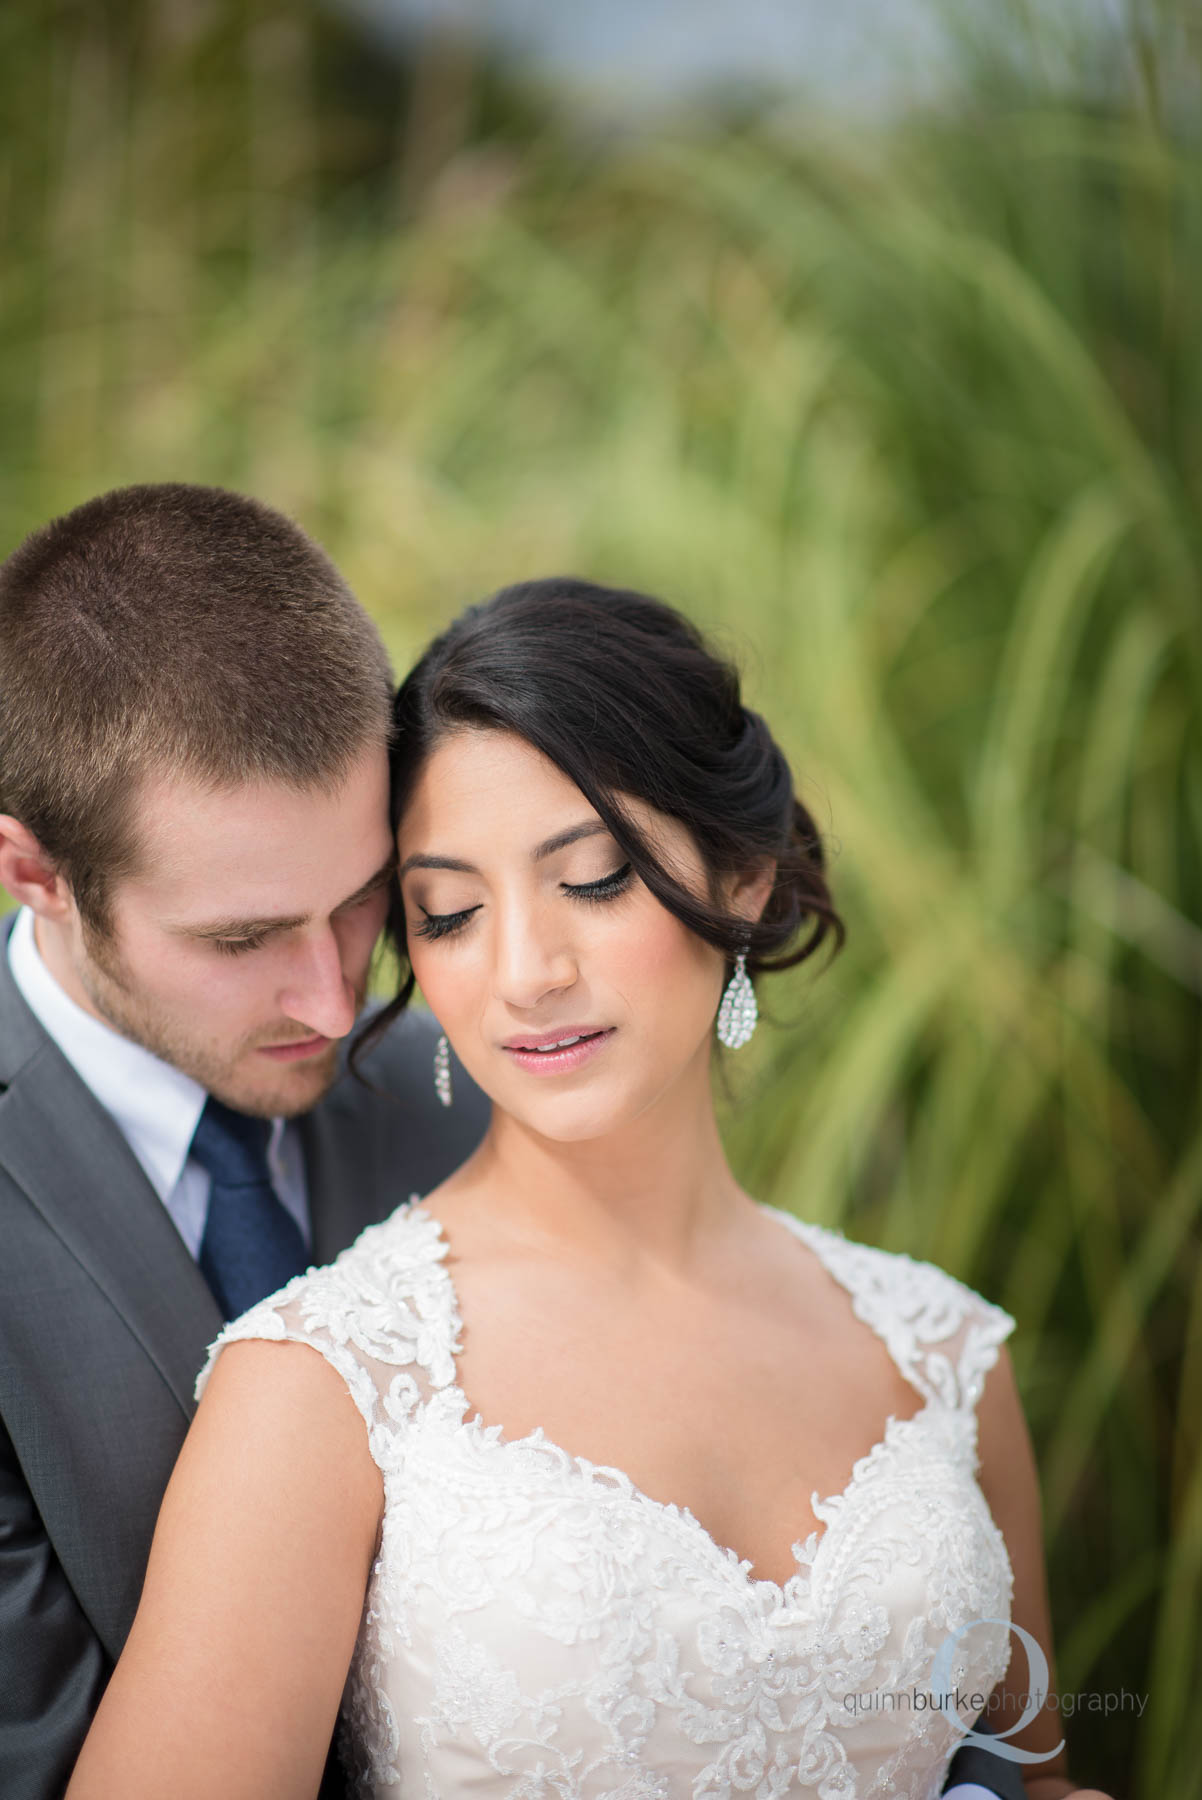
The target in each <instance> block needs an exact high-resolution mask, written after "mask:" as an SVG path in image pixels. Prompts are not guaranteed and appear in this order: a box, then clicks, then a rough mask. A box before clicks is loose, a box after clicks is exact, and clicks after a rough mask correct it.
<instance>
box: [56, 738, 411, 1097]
mask: <svg viewBox="0 0 1202 1800" xmlns="http://www.w3.org/2000/svg"><path fill="white" fill-rule="evenodd" d="M138 812H139V819H138V827H137V829H138V844H139V850H140V857H139V867H138V871H137V873H136V874H133V875H131V876H128V877H125V878H123V879H122V880H120V881H118V882H117V883H116V884H115V886H114V889H113V892H112V895H111V903H110V926H109V930H108V932H107V933H106V934H105V935H104V936H103V937H98V936H97V934H96V933H95V932H93V931H91V930H89V929H87V928H86V927H84V926H82V925H81V924H80V922H79V919H78V915H76V917H75V921H74V929H73V931H72V932H71V965H72V966H71V971H70V973H71V974H72V975H73V976H74V978H75V982H74V983H73V984H72V985H76V984H77V986H78V989H80V990H82V993H81V995H80V997H81V998H82V999H83V1000H84V1003H85V1004H87V1005H88V1006H89V1007H90V1009H91V1010H92V1011H94V1012H95V1013H97V1014H99V1016H100V1017H101V1018H103V1019H105V1020H107V1021H108V1022H109V1023H110V1024H111V1025H113V1026H115V1028H116V1029H117V1030H118V1031H119V1032H121V1033H122V1034H123V1035H124V1036H125V1037H128V1038H132V1039H133V1040H134V1041H135V1042H136V1043H139V1044H143V1045H145V1047H146V1048H147V1049H148V1050H152V1051H154V1053H155V1054H156V1055H158V1056H160V1057H162V1058H163V1059H164V1061H166V1062H169V1063H172V1064H174V1066H175V1067H176V1068H178V1069H182V1070H183V1071H184V1073H185V1074H188V1075H191V1076H193V1077H194V1078H195V1079H196V1080H197V1081H199V1082H200V1083H201V1084H202V1086H204V1087H205V1088H207V1089H208V1091H209V1092H210V1093H212V1094H216V1095H217V1097H218V1098H219V1099H221V1100H224V1101H225V1102H226V1103H227V1104H228V1105H230V1106H232V1107H235V1108H237V1109H238V1110H239V1111H242V1112H247V1113H253V1114H257V1115H259V1116H260V1117H265V1118H269V1117H272V1116H274V1115H277V1114H283V1115H285V1116H292V1115H294V1114H296V1113H302V1112H305V1111H307V1110H308V1109H309V1107H311V1106H312V1105H313V1104H314V1103H315V1102H316V1101H317V1100H319V1099H320V1098H321V1096H322V1094H324V1093H325V1091H326V1090H327V1088H328V1087H329V1086H330V1084H331V1082H332V1081H333V1080H334V1077H335V1074H336V1071H337V1055H338V1048H337V1040H338V1039H339V1038H341V1037H344V1036H345V1035H346V1033H347V1032H348V1031H349V1030H350V1029H351V1027H352V1025H353V1024H354V1022H355V1017H356V1014H357V1013H358V1011H359V1008H360V1007H361V1006H362V1004H363V999H364V995H365V992H366V987H367V975H368V967H369V964H370V961H371V954H372V950H373V948H374V946H375V943H376V940H377V938H378V937H379V934H380V930H381V927H382V925H383V923H384V916H385V912H386V909H387V881H388V877H389V875H390V873H391V869H392V866H393V859H394V851H393V846H392V839H391V835H390V831H389V824H388V761H387V755H386V752H385V750H384V749H383V747H374V748H372V749H370V750H367V751H365V752H364V753H363V755H362V756H361V757H360V759H359V760H358V761H357V762H356V763H355V765H354V766H353V768H352V769H351V771H350V772H349V774H348V775H347V777H346V778H345V780H344V781H343V782H342V784H341V785H340V786H339V787H337V788H332V789H322V788H311V789H308V790H298V789H296V788H291V787H287V786H284V785H282V784H280V783H276V782H267V781H264V782H247V783H244V784H242V785H240V786H238V787H234V788H227V789H222V790H218V791H212V790H209V789H206V788H204V787H202V786H200V785H198V784H197V783H194V782H191V781H187V780H182V779H178V778H171V779H168V778H166V777H155V778H150V779H148V780H147V782H146V784H145V786H144V788H143V791H142V795H141V802H140V805H139V809H138Z"/></svg>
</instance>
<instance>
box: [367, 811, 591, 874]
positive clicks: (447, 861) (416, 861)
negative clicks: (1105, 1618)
mask: <svg viewBox="0 0 1202 1800" xmlns="http://www.w3.org/2000/svg"><path fill="white" fill-rule="evenodd" d="M608 830H609V826H608V825H607V824H606V823H605V821H604V820H603V819H586V820H584V822H583V823H582V824H580V825H569V826H568V828H567V830H566V831H557V832H556V833H555V836H554V837H549V838H546V839H544V841H543V842H542V843H541V844H536V845H535V847H534V849H533V850H532V851H531V852H530V860H531V862H543V861H545V859H546V858H547V857H548V856H554V855H555V853H556V851H557V850H566V849H567V847H568V845H569V844H575V843H578V842H579V841H580V839H581V838H590V837H600V836H602V835H603V834H604V833H606V832H608ZM410 869H451V870H453V871H454V872H455V873H456V874H458V875H478V874H479V873H480V871H479V869H478V868H477V867H476V865H475V864H474V863H469V862H461V861H460V859H459V858H458V857H457V856H426V855H424V854H423V853H422V852H421V851H420V850H419V851H417V852H416V853H415V854H414V855H413V856H407V857H406V858H405V860H404V862H403V863H402V864H401V866H400V869H399V870H398V872H397V873H398V879H400V878H401V877H403V876H405V875H407V874H408V873H409V871H410Z"/></svg>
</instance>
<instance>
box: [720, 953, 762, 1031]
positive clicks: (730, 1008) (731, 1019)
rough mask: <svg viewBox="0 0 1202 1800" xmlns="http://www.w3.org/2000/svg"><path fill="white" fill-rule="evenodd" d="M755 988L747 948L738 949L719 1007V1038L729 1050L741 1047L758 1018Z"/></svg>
mask: <svg viewBox="0 0 1202 1800" xmlns="http://www.w3.org/2000/svg"><path fill="white" fill-rule="evenodd" d="M759 1016H760V1014H759V1008H758V1007H757V1006H756V1003H755V989H754V988H753V987H752V985H751V977H750V976H749V975H748V973H747V952H746V950H740V951H739V954H738V956H737V957H736V958H735V972H734V974H733V975H732V976H731V978H730V980H729V981H728V982H727V984H726V992H725V993H724V994H723V996H722V1004H721V1006H720V1007H719V1008H718V1041H719V1043H722V1044H725V1045H726V1048H727V1049H728V1050H741V1049H742V1048H743V1045H744V1044H745V1043H746V1042H747V1040H748V1039H749V1038H750V1036H751V1034H752V1032H753V1031H754V1030H755V1022H756V1020H757V1019H758V1018H759Z"/></svg>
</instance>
